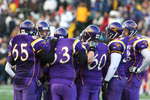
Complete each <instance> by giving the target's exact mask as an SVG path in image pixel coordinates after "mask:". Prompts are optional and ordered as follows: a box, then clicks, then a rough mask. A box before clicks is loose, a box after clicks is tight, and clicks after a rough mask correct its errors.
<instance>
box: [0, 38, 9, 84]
mask: <svg viewBox="0 0 150 100" xmlns="http://www.w3.org/2000/svg"><path fill="white" fill-rule="evenodd" d="M3 40H4V39H3ZM3 40H2V41H1V45H0V84H7V80H8V75H7V73H6V72H5V63H6V56H7V42H6V41H3Z"/></svg>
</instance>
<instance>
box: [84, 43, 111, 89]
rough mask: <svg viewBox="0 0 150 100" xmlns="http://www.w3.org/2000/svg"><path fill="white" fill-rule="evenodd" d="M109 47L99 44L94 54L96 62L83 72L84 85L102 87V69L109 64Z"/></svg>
mask: <svg viewBox="0 0 150 100" xmlns="http://www.w3.org/2000/svg"><path fill="white" fill-rule="evenodd" d="M107 53H108V47H107V45H106V44H104V43H99V44H98V45H97V46H96V48H95V52H94V57H95V59H94V61H93V63H91V64H89V65H88V67H83V68H85V69H84V70H83V73H82V75H83V79H84V83H85V84H86V83H87V84H91V85H96V86H97V85H100V84H101V82H102V79H103V76H102V68H103V67H105V64H106V62H107Z"/></svg>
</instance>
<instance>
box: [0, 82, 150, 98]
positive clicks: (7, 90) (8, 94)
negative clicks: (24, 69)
mask: <svg viewBox="0 0 150 100" xmlns="http://www.w3.org/2000/svg"><path fill="white" fill-rule="evenodd" d="M0 100H13V90H12V86H11V85H0ZM140 100H150V96H145V95H142V96H141V98H140Z"/></svg>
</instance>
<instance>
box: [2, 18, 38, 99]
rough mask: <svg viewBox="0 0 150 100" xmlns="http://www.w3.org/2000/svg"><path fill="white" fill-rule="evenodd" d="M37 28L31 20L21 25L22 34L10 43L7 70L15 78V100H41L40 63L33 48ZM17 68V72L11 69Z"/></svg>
mask: <svg viewBox="0 0 150 100" xmlns="http://www.w3.org/2000/svg"><path fill="white" fill-rule="evenodd" d="M34 32H35V26H34V24H33V23H32V22H31V21H30V20H25V21H24V22H22V23H21V25H20V34H18V35H16V36H15V37H13V38H12V39H11V41H10V43H9V55H8V59H7V63H6V67H5V70H6V72H8V74H9V75H10V76H11V77H13V85H14V100H39V97H38V95H39V90H38V87H39V85H40V84H39V81H38V79H39V73H40V72H39V71H40V63H39V60H38V59H36V57H35V53H34V51H33V48H32V46H31V42H33V41H34V38H33V37H32V35H33V34H35V33H34ZM14 65H15V66H16V70H15V72H13V71H12V69H11V67H12V66H14Z"/></svg>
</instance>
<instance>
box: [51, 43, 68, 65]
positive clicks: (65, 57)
mask: <svg viewBox="0 0 150 100" xmlns="http://www.w3.org/2000/svg"><path fill="white" fill-rule="evenodd" d="M61 51H62V52H63V55H62V58H60V61H59V62H60V63H61V64H64V63H67V62H68V61H69V60H70V55H69V53H68V52H69V49H68V47H66V46H65V47H63V48H62V49H61ZM57 58H58V56H57V54H56V53H55V59H54V61H53V62H52V63H51V64H54V63H55V62H56V60H57Z"/></svg>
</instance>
